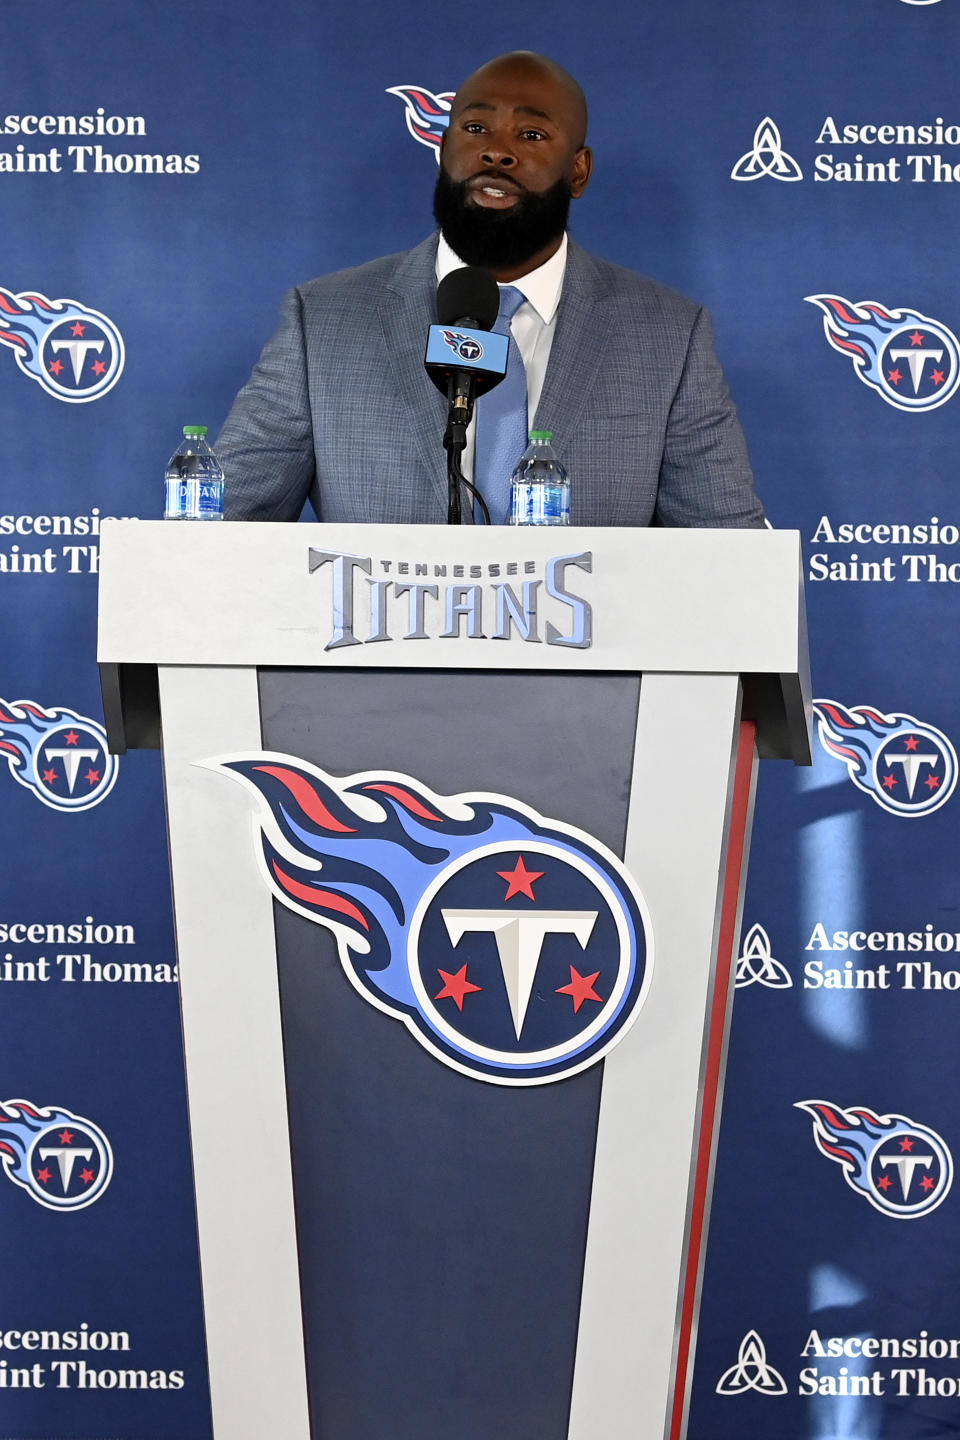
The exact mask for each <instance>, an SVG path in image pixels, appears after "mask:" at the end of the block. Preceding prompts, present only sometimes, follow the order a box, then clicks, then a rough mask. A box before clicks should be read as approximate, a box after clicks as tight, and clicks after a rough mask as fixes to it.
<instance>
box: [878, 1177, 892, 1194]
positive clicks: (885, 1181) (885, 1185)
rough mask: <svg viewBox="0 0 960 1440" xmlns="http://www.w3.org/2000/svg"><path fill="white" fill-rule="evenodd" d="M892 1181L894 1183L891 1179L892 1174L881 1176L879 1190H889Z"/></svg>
mask: <svg viewBox="0 0 960 1440" xmlns="http://www.w3.org/2000/svg"><path fill="white" fill-rule="evenodd" d="M891 1183H892V1182H891V1180H890V1176H889V1175H883V1176H881V1178H880V1179H879V1180H878V1181H877V1189H878V1190H889V1189H890V1185H891Z"/></svg>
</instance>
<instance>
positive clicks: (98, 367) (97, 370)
mask: <svg viewBox="0 0 960 1440" xmlns="http://www.w3.org/2000/svg"><path fill="white" fill-rule="evenodd" d="M106 368H107V367H106V365H105V364H104V362H103V361H102V360H94V362H93V373H94V375H102V374H103V373H104V371H105V370H106Z"/></svg>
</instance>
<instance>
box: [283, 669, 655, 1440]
mask: <svg viewBox="0 0 960 1440" xmlns="http://www.w3.org/2000/svg"><path fill="white" fill-rule="evenodd" d="M638 687H639V682H638V680H637V679H636V678H630V677H610V676H594V677H584V678H576V679H575V678H573V677H562V676H550V675H547V676H537V677H533V676H520V675H513V676H509V677H503V676H497V675H492V676H491V675H481V674H467V675H452V674H447V675H418V674H410V673H387V674H384V673H380V674H371V673H369V672H367V673H350V672H343V673H339V674H333V673H330V672H327V673H323V674H310V673H305V672H302V671H294V672H283V671H265V672H262V674H261V695H262V714H263V740H264V746H265V748H267V749H270V750H279V751H282V752H286V753H291V754H294V755H297V756H299V757H301V758H303V759H308V760H311V761H313V762H314V763H316V764H318V765H320V766H321V767H322V768H323V769H325V770H329V771H331V772H332V773H333V774H336V775H344V774H351V773H354V772H356V771H362V770H370V769H373V770H376V769H380V768H383V769H388V770H399V771H401V772H402V773H405V774H409V775H411V776H413V777H415V778H416V779H418V780H421V781H423V782H425V783H426V784H427V785H429V786H430V787H431V788H433V789H435V790H436V791H437V792H438V793H439V794H456V793H459V792H462V791H469V790H486V791H498V792H500V793H505V794H507V795H509V796H511V797H513V798H516V799H519V800H521V801H523V802H525V803H526V804H529V805H532V806H533V807H534V808H536V809H538V810H540V811H541V813H543V814H546V815H549V816H551V817H553V818H556V819H560V820H563V821H566V822H567V823H575V824H578V825H580V826H582V827H583V828H584V829H588V830H589V831H590V832H591V833H592V834H594V835H596V836H597V838H599V839H601V840H603V841H604V843H606V844H608V845H609V846H611V848H613V849H615V850H617V851H619V852H620V853H622V850H623V836H624V828H625V821H626V813H625V797H626V794H627V792H628V787H629V772H630V761H631V756H632V745H633V733H634V729H635V724H636V708H637V698H638ZM276 920H277V936H278V946H279V954H280V976H281V992H282V1002H283V1027H284V1041H285V1047H286V1057H287V1073H288V1093H289V1101H290V1117H291V1133H292V1138H293V1146H294V1176H295V1186H296V1202H297V1221H298V1230H299V1240H300V1252H301V1268H302V1275H303V1286H304V1314H305V1321H306V1329H307V1343H308V1355H309V1364H308V1369H309V1376H310V1391H311V1400H312V1407H313V1416H314V1434H315V1436H316V1440H383V1437H384V1436H388V1435H389V1436H394V1435H396V1436H404V1437H406V1436H411V1437H413V1436H416V1437H417V1440H449V1437H450V1436H453V1435H455V1436H457V1440H489V1437H490V1436H491V1435H497V1436H500V1437H502V1440H563V1437H564V1436H565V1435H566V1429H567V1412H568V1407H569V1397H570V1384H571V1379H572V1369H573V1357H574V1349H575V1341H576V1329H577V1317H578V1309H579V1290H580V1279H581V1274H582V1264H583V1250H584V1243H585V1238H586V1222H587V1213H588V1201H589V1188H590V1179H591V1172H592V1163H593V1150H594V1141H595V1128H596V1115H597V1106H598V1103H599V1094H600V1082H601V1075H602V1065H596V1066H594V1067H593V1068H592V1069H591V1070H588V1071H586V1072H584V1073H583V1074H582V1075H578V1076H575V1077H574V1078H572V1079H569V1080H565V1081H561V1082H559V1083H557V1084H554V1085H546V1086H539V1087H535V1088H530V1089H515V1088H511V1089H508V1088H504V1087H500V1086H496V1085H490V1084H486V1083H483V1082H480V1081H476V1080H472V1079H469V1078H468V1077H466V1076H463V1075H460V1074H458V1073H457V1072H455V1071H453V1070H451V1069H449V1068H448V1067H447V1066H445V1065H443V1064H441V1062H440V1061H438V1060H436V1059H434V1058H433V1057H432V1056H431V1055H429V1054H427V1053H426V1052H425V1051H424V1050H423V1049H422V1048H421V1047H420V1046H419V1045H417V1044H416V1043H415V1041H414V1040H413V1038H412V1037H411V1036H410V1035H409V1034H408V1033H407V1032H406V1030H405V1029H404V1027H403V1026H402V1025H400V1024H399V1023H398V1022H396V1021H394V1020H392V1019H390V1018H388V1017H387V1016H385V1015H383V1014H382V1013H380V1012H379V1011H377V1010H375V1009H374V1008H372V1007H371V1006H369V1005H368V1004H367V1003H366V1002H365V1001H364V1000H363V999H362V998H361V997H360V996H359V995H358V994H357V993H356V992H355V991H354V990H353V988H352V987H351V986H350V984H349V982H348V981H347V979H346V978H345V976H344V974H343V972H342V970H341V968H340V964H339V961H338V959H337V956H336V949H335V946H334V944H333V941H332V938H331V937H329V935H328V932H326V931H325V930H322V929H321V928H320V927H318V926H316V925H314V924H311V923H310V921H308V920H306V919H303V918H301V917H299V916H297V915H294V914H291V913H290V912H288V911H286V910H284V909H282V908H281V907H279V906H278V907H277V911H276Z"/></svg>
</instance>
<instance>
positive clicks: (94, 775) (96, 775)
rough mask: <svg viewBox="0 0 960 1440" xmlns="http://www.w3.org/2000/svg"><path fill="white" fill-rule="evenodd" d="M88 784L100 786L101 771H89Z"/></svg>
mask: <svg viewBox="0 0 960 1440" xmlns="http://www.w3.org/2000/svg"><path fill="white" fill-rule="evenodd" d="M87 783H88V784H90V785H99V784H100V771H99V770H88V771H87Z"/></svg>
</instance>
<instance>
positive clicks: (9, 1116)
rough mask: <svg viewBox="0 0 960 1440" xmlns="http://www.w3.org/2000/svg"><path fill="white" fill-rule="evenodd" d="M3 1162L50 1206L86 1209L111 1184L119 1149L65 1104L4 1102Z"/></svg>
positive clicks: (0, 1110)
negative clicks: (116, 1152) (64, 1106)
mask: <svg viewBox="0 0 960 1440" xmlns="http://www.w3.org/2000/svg"><path fill="white" fill-rule="evenodd" d="M0 1164H2V1165H3V1171H4V1174H5V1175H6V1176H7V1179H8V1180H12V1181H13V1183H14V1184H15V1185H19V1186H20V1188H21V1189H22V1190H26V1192H27V1194H28V1195H29V1196H30V1197H31V1199H33V1200H36V1202H37V1204H38V1205H43V1206H44V1208H45V1209H47V1210H82V1209H83V1208H84V1206H86V1205H92V1204H93V1202H94V1200H99V1199H100V1196H101V1195H102V1194H103V1192H104V1190H106V1188H107V1186H108V1185H109V1184H110V1178H111V1176H112V1174H113V1151H112V1150H111V1149H110V1142H109V1140H108V1139H107V1137H106V1135H104V1133H103V1131H102V1130H101V1129H100V1126H99V1125H95V1124H94V1123H93V1121H92V1120H87V1119H85V1118H84V1116H82V1115H74V1113H73V1111H72V1110H64V1109H63V1108H62V1106H59V1105H33V1104H31V1102H30V1101H29V1100H6V1101H0Z"/></svg>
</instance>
